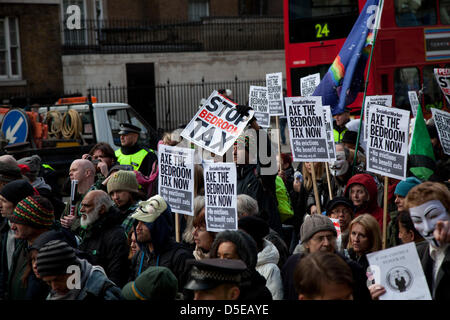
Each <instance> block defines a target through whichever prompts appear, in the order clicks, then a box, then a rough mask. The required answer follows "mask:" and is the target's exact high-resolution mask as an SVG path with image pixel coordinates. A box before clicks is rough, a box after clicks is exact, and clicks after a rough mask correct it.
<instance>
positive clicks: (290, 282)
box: [281, 252, 371, 301]
mask: <svg viewBox="0 0 450 320" xmlns="http://www.w3.org/2000/svg"><path fill="white" fill-rule="evenodd" d="M336 254H337V255H339V256H340V257H341V258H342V259H344V261H345V262H346V263H347V264H348V266H349V267H350V269H351V270H352V275H353V281H354V284H353V299H354V300H356V301H369V300H371V297H370V292H369V289H368V288H367V277H366V273H365V270H363V269H362V268H361V267H360V266H359V265H358V264H357V263H355V262H354V261H351V260H350V259H348V258H346V257H345V256H343V255H342V254H340V253H338V252H336ZM303 256H304V254H303V253H296V254H293V255H292V256H290V257H289V259H288V260H287V261H286V263H285V265H284V267H283V268H282V269H281V279H282V281H283V290H284V300H297V299H298V294H297V292H296V290H295V284H294V271H295V267H296V266H297V264H298V263H299V262H300V259H301V258H302V257H303ZM317 280H318V281H319V280H320V279H317Z"/></svg>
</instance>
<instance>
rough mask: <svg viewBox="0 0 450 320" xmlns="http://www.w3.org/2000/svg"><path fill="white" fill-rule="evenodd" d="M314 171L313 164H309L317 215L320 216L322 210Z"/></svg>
mask: <svg viewBox="0 0 450 320" xmlns="http://www.w3.org/2000/svg"><path fill="white" fill-rule="evenodd" d="M314 170H315V169H314V162H311V176H312V181H313V189H314V199H316V207H317V213H318V214H322V210H321V208H320V197H319V191H318V190H317V182H316V172H315V171H314Z"/></svg>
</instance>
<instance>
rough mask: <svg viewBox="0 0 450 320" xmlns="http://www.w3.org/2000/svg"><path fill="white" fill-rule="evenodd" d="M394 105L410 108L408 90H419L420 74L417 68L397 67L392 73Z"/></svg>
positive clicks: (405, 108)
mask: <svg viewBox="0 0 450 320" xmlns="http://www.w3.org/2000/svg"><path fill="white" fill-rule="evenodd" d="M394 86H395V105H394V106H395V107H397V108H399V109H404V110H411V105H410V103H409V97H408V91H419V90H420V76H419V69H417V68H398V69H396V70H395V73H394Z"/></svg>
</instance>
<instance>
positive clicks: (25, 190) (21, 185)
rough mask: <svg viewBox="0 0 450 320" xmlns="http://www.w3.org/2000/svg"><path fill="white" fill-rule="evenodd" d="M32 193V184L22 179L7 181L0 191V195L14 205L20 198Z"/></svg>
mask: <svg viewBox="0 0 450 320" xmlns="http://www.w3.org/2000/svg"><path fill="white" fill-rule="evenodd" d="M33 194H35V192H34V188H33V186H32V185H31V184H30V183H29V182H28V181H26V180H23V179H21V180H15V181H11V182H9V183H7V184H6V185H5V186H4V187H3V189H2V190H1V191H0V195H2V196H3V197H4V198H5V199H6V200H8V201H9V202H12V203H13V204H14V205H17V204H18V203H19V201H20V200H22V199H25V198H26V197H28V196H32V195H33Z"/></svg>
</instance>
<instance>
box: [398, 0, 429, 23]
mask: <svg viewBox="0 0 450 320" xmlns="http://www.w3.org/2000/svg"><path fill="white" fill-rule="evenodd" d="M395 21H396V22H397V25H398V26H399V27H413V26H427V25H434V24H436V1H430V0H395Z"/></svg>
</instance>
